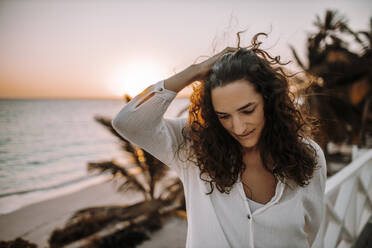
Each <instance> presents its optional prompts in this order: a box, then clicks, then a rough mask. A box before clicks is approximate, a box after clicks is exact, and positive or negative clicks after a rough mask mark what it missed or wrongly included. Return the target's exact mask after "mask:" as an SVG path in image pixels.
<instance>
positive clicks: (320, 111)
mask: <svg viewBox="0 0 372 248" xmlns="http://www.w3.org/2000/svg"><path fill="white" fill-rule="evenodd" d="M314 25H315V26H316V27H317V29H318V31H317V32H316V33H313V34H311V35H309V37H308V41H307V48H308V54H307V63H306V64H305V63H304V62H303V61H301V59H300V58H299V56H298V55H297V52H296V51H295V49H294V48H293V47H291V49H292V52H293V56H294V57H295V59H296V61H297V63H298V64H299V66H301V67H302V68H303V70H304V71H305V72H306V73H307V75H308V76H309V77H310V78H312V79H313V81H314V82H315V84H312V86H311V87H310V88H308V87H302V86H303V84H306V82H305V81H306V80H304V81H299V82H298V84H299V85H300V87H299V88H301V89H303V90H304V92H302V93H304V94H305V95H306V96H307V97H306V100H307V101H308V102H309V105H310V111H311V112H312V113H313V114H314V115H316V116H318V118H319V119H320V120H321V131H322V135H321V136H320V137H319V140H317V141H318V142H319V143H320V144H321V146H322V147H323V150H324V151H325V153H326V155H327V144H328V143H329V142H335V143H342V142H346V143H349V144H357V145H358V146H366V145H367V144H366V135H367V133H369V132H371V131H372V130H371V125H370V122H371V120H372V118H371V116H370V112H371V111H370V109H371V106H370V105H371V88H372V87H371V81H372V70H371V68H372V63H371V57H372V56H371V39H372V37H371V32H372V19H371V20H370V30H364V31H353V30H352V29H351V28H350V27H349V26H348V24H347V21H346V19H345V18H344V17H342V16H340V15H339V14H338V13H337V12H336V11H333V10H327V11H326V14H325V16H324V18H323V19H321V18H320V17H319V16H317V17H316V20H315V22H314ZM346 36H348V37H351V38H352V41H353V44H354V45H357V46H359V48H360V49H359V50H360V51H359V52H354V51H351V50H350V49H349V45H350V42H351V41H346V39H345V37H346ZM305 89H306V90H305ZM125 99H126V101H127V102H128V101H130V100H131V98H130V97H129V96H128V95H126V96H125ZM186 110H187V109H183V110H182V111H183V112H184V111H186ZM182 111H181V112H182ZM180 114H181V113H180ZM180 114H179V115H180ZM179 115H178V116H179ZM95 120H96V121H97V122H99V123H100V124H102V125H103V126H104V127H105V128H107V129H108V130H109V131H110V132H111V133H112V134H113V135H115V136H116V137H117V138H118V139H119V140H120V141H121V142H122V143H121V148H122V149H123V151H124V152H125V153H127V154H128V155H129V156H130V157H131V158H132V163H131V164H129V165H128V164H127V165H122V164H118V163H117V162H116V161H114V160H111V161H100V162H90V163H88V170H89V171H90V172H99V173H103V172H109V173H111V174H112V179H113V180H114V179H115V180H118V181H120V182H121V184H120V186H119V187H118V189H117V190H118V191H119V192H124V193H126V192H129V191H135V192H139V193H140V194H142V195H143V201H141V202H138V203H136V204H134V205H130V206H127V205H120V206H103V207H92V208H86V209H82V210H80V211H77V212H76V213H75V214H74V215H73V216H72V217H71V218H70V219H69V220H68V221H67V223H66V225H65V226H64V227H63V228H61V229H56V230H54V232H53V233H52V234H51V236H50V239H49V244H50V247H64V246H67V247H135V246H136V245H138V244H140V243H141V242H143V241H144V240H146V239H149V235H150V233H151V232H153V231H154V230H158V229H160V228H161V227H162V225H163V223H164V222H163V221H164V219H165V218H166V217H167V216H169V215H177V216H181V217H183V218H186V212H185V199H184V192H183V188H182V184H181V182H180V180H179V179H178V178H171V179H169V178H168V179H166V175H167V171H168V167H167V166H165V165H164V164H163V163H162V162H161V161H159V160H158V159H156V158H155V157H153V156H152V155H151V154H149V153H147V152H146V151H145V150H143V149H141V148H139V147H137V146H136V145H134V144H132V143H130V142H129V141H127V140H125V139H124V138H123V137H121V136H120V135H119V134H118V133H117V132H116V131H115V130H114V129H113V128H112V126H111V120H110V119H107V118H103V117H95ZM157 192H159V193H157Z"/></svg>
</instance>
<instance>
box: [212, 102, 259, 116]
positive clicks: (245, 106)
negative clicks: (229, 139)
mask: <svg viewBox="0 0 372 248" xmlns="http://www.w3.org/2000/svg"><path fill="white" fill-rule="evenodd" d="M253 104H255V102H250V103H248V104H246V105H244V106H243V107H240V108H238V109H237V110H236V111H240V110H242V109H245V108H248V107H249V106H251V105H253ZM214 112H216V114H227V113H224V112H218V111H214Z"/></svg>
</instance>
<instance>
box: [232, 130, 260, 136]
mask: <svg viewBox="0 0 372 248" xmlns="http://www.w3.org/2000/svg"><path fill="white" fill-rule="evenodd" d="M255 130H256V129H253V130H252V131H250V132H249V133H247V134H245V135H236V136H237V137H238V138H246V137H248V136H249V135H250V134H251V133H253V132H254V131H255Z"/></svg>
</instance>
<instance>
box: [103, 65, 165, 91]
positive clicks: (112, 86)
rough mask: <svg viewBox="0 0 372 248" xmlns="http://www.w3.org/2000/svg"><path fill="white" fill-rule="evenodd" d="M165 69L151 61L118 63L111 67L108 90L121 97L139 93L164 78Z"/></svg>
mask: <svg viewBox="0 0 372 248" xmlns="http://www.w3.org/2000/svg"><path fill="white" fill-rule="evenodd" d="M165 75H166V73H165V70H164V68H162V67H161V66H160V65H157V64H156V63H151V62H147V63H146V62H143V61H141V62H137V63H130V64H120V65H117V66H115V67H114V68H113V72H112V73H110V78H109V80H108V81H109V82H108V85H107V86H108V88H109V91H110V92H111V93H112V94H113V95H115V96H120V97H122V96H123V95H124V94H128V95H130V96H131V97H134V96H136V95H137V94H139V93H141V92H142V91H143V90H144V89H145V88H146V87H148V86H149V85H151V84H154V83H157V82H159V81H160V80H162V79H164V78H165Z"/></svg>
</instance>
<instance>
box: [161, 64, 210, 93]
mask: <svg viewBox="0 0 372 248" xmlns="http://www.w3.org/2000/svg"><path fill="white" fill-rule="evenodd" d="M202 77H203V70H202V68H201V66H199V65H198V64H193V65H190V66H189V67H187V68H186V69H184V70H183V71H181V72H179V73H177V74H175V75H173V76H171V77H169V78H167V79H165V80H164V88H166V89H167V90H171V91H174V92H179V91H180V90H182V89H183V88H185V87H186V86H187V85H189V84H191V83H192V82H195V81H197V80H201V79H202Z"/></svg>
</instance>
